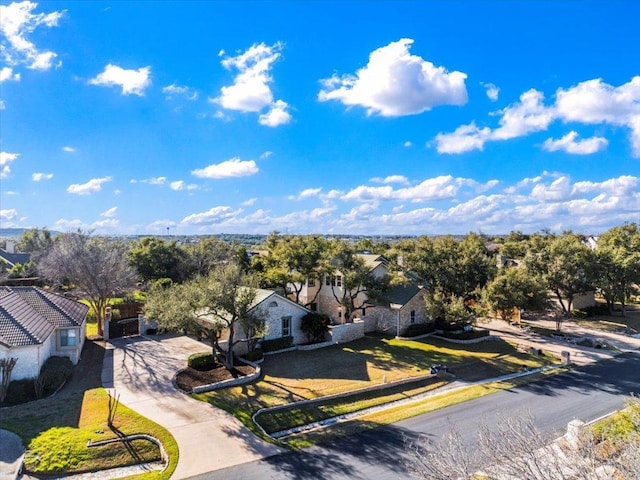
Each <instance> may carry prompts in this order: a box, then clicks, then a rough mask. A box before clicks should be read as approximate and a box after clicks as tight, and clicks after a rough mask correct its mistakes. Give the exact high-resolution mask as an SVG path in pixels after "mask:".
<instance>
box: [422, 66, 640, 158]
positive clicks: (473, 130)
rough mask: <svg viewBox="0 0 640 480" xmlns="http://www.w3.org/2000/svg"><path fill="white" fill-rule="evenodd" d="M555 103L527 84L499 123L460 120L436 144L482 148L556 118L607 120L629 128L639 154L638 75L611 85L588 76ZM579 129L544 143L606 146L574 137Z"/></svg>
mask: <svg viewBox="0 0 640 480" xmlns="http://www.w3.org/2000/svg"><path fill="white" fill-rule="evenodd" d="M555 96H556V100H555V103H554V104H553V105H550V106H546V105H544V95H543V94H542V92H540V91H538V90H535V89H531V90H528V91H527V92H524V93H523V94H522V95H521V96H520V100H519V101H518V102H516V103H515V104H513V105H510V106H508V107H507V108H505V109H503V110H500V111H498V112H496V114H497V115H499V116H500V120H499V125H500V126H499V127H497V128H495V129H491V128H489V127H482V128H480V127H477V126H476V124H475V123H474V122H472V123H470V124H468V125H461V126H460V127H458V128H457V129H456V130H455V131H453V132H451V133H439V134H438V135H436V137H435V139H434V144H435V146H436V148H437V150H438V152H439V153H463V152H468V151H471V150H482V149H483V148H484V144H485V143H486V142H487V141H496V140H508V139H511V138H516V137H522V136H525V135H528V134H531V133H534V132H539V131H545V130H547V128H548V127H549V125H550V124H551V123H552V122H553V121H554V120H562V121H564V122H576V123H581V124H610V125H614V126H624V127H627V128H628V129H629V130H630V132H629V140H630V142H631V149H632V152H633V155H634V156H635V157H640V76H636V77H633V78H632V79H631V80H630V81H629V82H627V83H625V84H623V85H620V86H618V87H614V86H612V85H609V84H607V83H604V82H603V81H602V79H594V80H587V81H585V82H581V83H579V84H578V85H576V86H573V87H570V88H568V89H563V88H559V89H558V90H557V91H556V95H555ZM577 136H578V134H577V132H575V131H572V132H570V134H568V136H565V137H562V138H561V139H559V140H553V139H548V140H547V141H546V142H544V144H543V148H545V149H547V150H550V151H553V149H555V150H560V149H562V150H565V151H567V152H568V153H575V154H588V153H594V152H596V151H599V150H601V149H603V148H605V147H606V145H607V144H606V143H605V142H606V139H604V138H602V137H592V138H588V139H584V140H577Z"/></svg>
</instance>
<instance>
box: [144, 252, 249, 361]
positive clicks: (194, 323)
mask: <svg viewBox="0 0 640 480" xmlns="http://www.w3.org/2000/svg"><path fill="white" fill-rule="evenodd" d="M254 287H255V280H254V279H253V278H252V277H251V276H250V275H248V274H246V273H245V272H244V271H243V270H242V269H241V268H240V267H239V266H238V265H237V264H235V263H228V264H221V265H218V266H216V267H215V268H214V269H213V270H211V272H210V273H209V275H208V276H206V277H197V278H195V279H193V280H189V281H187V282H185V283H182V284H176V285H173V286H171V287H169V288H166V289H154V290H152V291H151V292H150V293H149V295H148V297H147V302H146V303H145V315H146V316H147V317H148V318H150V319H153V320H156V321H157V322H158V325H159V326H160V327H161V328H166V329H169V330H176V331H186V332H190V333H193V334H195V335H197V336H202V337H205V338H207V339H208V340H209V341H210V343H211V349H212V353H213V356H214V358H216V359H218V358H219V354H220V353H221V354H223V355H224V359H225V366H226V367H227V369H232V368H233V356H234V354H233V348H234V346H236V345H237V344H238V343H239V342H241V341H246V339H243V338H240V339H239V338H237V336H236V333H237V330H238V327H239V326H244V330H245V332H247V330H248V327H247V326H248V325H255V326H256V331H257V330H259V328H260V327H259V325H260V321H261V318H260V317H261V315H260V312H258V311H256V310H255V309H253V308H252V307H253V302H254V300H255V298H256V289H255V288H254ZM249 330H250V329H249ZM223 333H226V334H227V335H228V337H227V349H226V350H225V349H223V348H222V346H221V345H220V339H221V337H222V335H223Z"/></svg>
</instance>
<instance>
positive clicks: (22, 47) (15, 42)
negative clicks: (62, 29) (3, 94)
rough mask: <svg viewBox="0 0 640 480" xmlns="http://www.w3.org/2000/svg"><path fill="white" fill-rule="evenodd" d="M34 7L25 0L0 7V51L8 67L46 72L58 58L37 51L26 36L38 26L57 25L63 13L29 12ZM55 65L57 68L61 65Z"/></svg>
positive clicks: (32, 3)
mask: <svg viewBox="0 0 640 480" xmlns="http://www.w3.org/2000/svg"><path fill="white" fill-rule="evenodd" d="M37 6H38V4H37V3H34V2H29V1H24V2H13V3H10V4H9V5H0V33H2V35H3V37H4V38H3V40H2V45H1V47H0V52H1V53H2V55H3V57H4V59H5V61H6V62H7V63H8V64H9V65H26V66H27V68H30V69H33V70H48V69H50V68H51V67H53V66H54V60H55V58H56V57H57V56H58V55H57V54H56V53H54V52H52V51H47V50H45V51H41V50H39V49H38V48H37V47H36V46H35V44H34V43H33V42H32V41H31V40H29V38H28V37H29V36H30V35H31V34H32V33H33V32H34V31H35V30H36V29H37V28H38V27H40V26H43V27H49V28H50V27H55V26H57V25H58V21H59V20H60V18H61V17H62V15H63V14H64V11H59V12H55V11H54V12H51V13H32V12H33V10H35V9H36V8H37ZM56 65H57V66H59V65H61V62H58V63H57V64H56ZM3 70H4V69H3ZM14 79H16V80H17V79H19V77H18V78H15V77H14Z"/></svg>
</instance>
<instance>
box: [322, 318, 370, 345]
mask: <svg viewBox="0 0 640 480" xmlns="http://www.w3.org/2000/svg"><path fill="white" fill-rule="evenodd" d="M329 334H330V335H331V341H332V342H333V343H347V342H352V341H354V340H357V339H358V338H362V337H364V322H363V321H362V320H355V321H354V322H353V323H345V324H344V325H332V326H330V327H329Z"/></svg>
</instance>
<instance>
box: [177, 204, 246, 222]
mask: <svg viewBox="0 0 640 480" xmlns="http://www.w3.org/2000/svg"><path fill="white" fill-rule="evenodd" d="M241 212H242V209H239V210H234V209H233V208H231V207H229V206H219V207H213V208H210V209H209V210H207V211H206V212H201V213H192V214H191V215H187V216H186V217H184V218H183V219H182V221H181V222H180V223H181V224H182V225H215V224H217V223H220V222H222V221H223V220H227V219H229V218H231V217H234V216H236V215H238V214H239V213H241Z"/></svg>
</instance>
